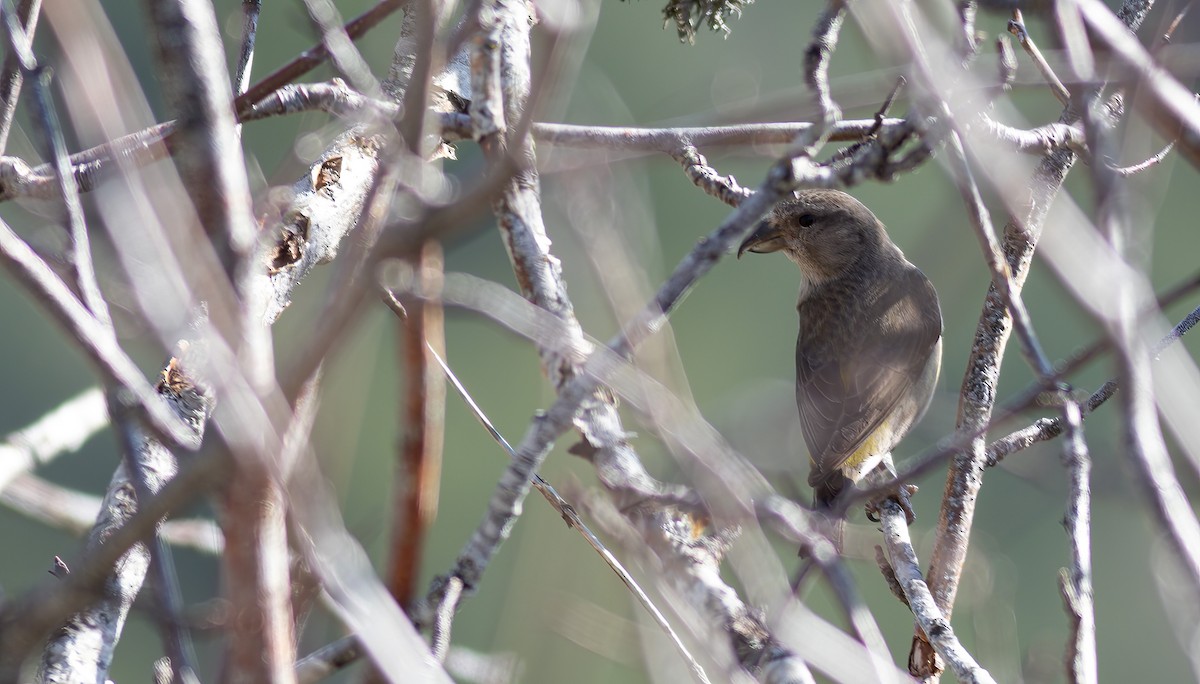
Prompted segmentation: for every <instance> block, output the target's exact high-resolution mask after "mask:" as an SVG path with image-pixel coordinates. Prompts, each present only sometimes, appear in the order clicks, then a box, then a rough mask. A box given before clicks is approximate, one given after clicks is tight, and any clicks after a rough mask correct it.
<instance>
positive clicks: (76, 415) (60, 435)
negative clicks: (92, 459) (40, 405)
mask: <svg viewBox="0 0 1200 684" xmlns="http://www.w3.org/2000/svg"><path fill="white" fill-rule="evenodd" d="M106 425H108V409H107V406H106V405H105V402H104V393H103V392H102V391H100V390H99V389H90V390H87V391H85V392H82V393H80V394H78V395H76V396H75V397H72V398H71V399H69V400H67V401H66V402H63V404H62V405H61V406H59V407H58V408H56V409H54V410H53V411H50V412H49V413H47V414H46V415H44V416H42V417H41V418H39V419H38V420H37V421H36V422H34V423H33V424H31V425H28V426H26V427H25V428H22V429H21V430H18V431H17V432H14V433H11V434H9V435H8V436H7V437H5V438H4V441H3V442H2V443H0V490H2V489H4V488H5V487H7V486H8V483H9V482H11V481H12V480H13V479H14V478H16V477H18V476H19V475H20V474H21V473H24V472H28V471H30V470H33V469H34V468H35V467H37V466H38V465H39V464H42V463H47V462H49V461H51V460H53V459H54V458H57V457H58V456H59V455H60V454H63V453H67V452H73V451H78V450H79V448H80V447H82V446H83V444H84V442H86V441H88V440H89V439H91V438H92V436H93V435H95V434H96V433H97V432H99V431H100V430H103V429H104V427H105V426H106Z"/></svg>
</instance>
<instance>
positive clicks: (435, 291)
mask: <svg viewBox="0 0 1200 684" xmlns="http://www.w3.org/2000/svg"><path fill="white" fill-rule="evenodd" d="M418 273H420V271H418ZM440 290H441V287H440V284H439V285H438V286H437V287H435V288H430V287H429V286H428V284H427V283H422V284H421V285H420V289H419V292H420V296H419V297H418V298H417V301H418V302H420V303H423V304H424V305H426V306H430V305H437V306H439V307H440V301H439V299H440ZM384 301H385V302H387V303H388V305H389V306H390V308H391V309H392V310H393V311H396V312H397V314H398V315H399V311H398V306H399V301H398V300H397V299H396V297H395V295H393V294H392V293H391V291H390V290H388V291H386V293H385V299H384ZM424 346H425V347H426V348H427V349H428V352H429V353H430V354H431V355H432V356H433V359H434V361H436V362H437V363H438V365H440V366H441V369H442V371H443V372H444V373H445V375H446V378H448V379H449V380H450V383H451V385H453V386H454V389H455V390H456V391H457V392H458V394H459V396H460V397H461V398H462V400H463V401H464V402H466V404H467V406H468V407H469V408H470V409H471V412H472V413H474V414H475V418H476V419H477V420H478V421H479V422H480V423H481V424H482V425H483V427H484V428H485V429H486V430H487V431H488V434H490V435H491V436H492V439H494V440H496V443H498V444H499V445H500V446H501V447H503V449H504V450H505V451H506V452H507V453H508V456H509V458H510V459H512V458H516V456H517V452H516V449H513V447H512V445H511V444H509V443H508V440H506V439H505V438H504V436H503V435H501V434H500V431H499V430H497V429H496V427H495V426H494V425H493V424H492V421H491V420H490V419H488V417H487V415H486V414H485V413H484V412H483V410H482V409H481V408H479V405H478V404H477V403H476V402H475V400H474V399H472V398H471V395H470V394H469V393H468V392H467V389H466V387H464V386H463V384H462V383H461V382H459V380H458V378H457V377H456V376H455V374H454V372H453V371H452V370H451V369H450V366H449V365H447V363H446V362H445V361H444V360H443V359H442V358H441V356H440V355H438V353H437V351H436V350H435V349H434V348H433V346H432V345H431V344H430V343H429V342H425V345H424ZM533 486H534V488H535V489H537V490H538V493H540V494H541V495H542V496H543V497H544V498H545V499H546V501H547V502H548V503H549V504H550V505H551V506H552V507H553V508H554V510H555V511H557V512H558V514H559V515H560V516H561V517H562V519H563V521H564V522H565V523H567V527H570V528H571V529H574V530H576V531H578V532H579V534H580V535H582V536H583V538H584V539H585V540H586V541H587V542H588V544H589V545H590V546H591V547H592V549H593V550H594V551H596V553H598V554H599V555H600V557H601V558H602V559H604V562H605V564H606V565H608V567H609V568H610V569H611V570H612V571H613V572H614V573H616V575H617V576H618V577H619V578H620V579H621V582H622V583H623V584H624V585H625V586H626V588H628V589H629V591H630V592H631V593H632V594H633V595H634V597H635V598H636V599H637V601H638V603H640V604H641V605H642V607H643V608H644V609H645V610H646V612H648V613H649V614H650V616H651V617H652V618H653V620H654V621H655V623H656V624H657V625H658V626H659V627H660V628H661V629H662V630H663V631H664V632H665V633H666V635H667V637H668V638H669V639H670V640H671V642H672V645H673V646H675V648H676V650H678V651H679V652H680V655H682V656H683V658H684V660H685V662H687V664H688V666H689V667H690V668H691V669H692V672H693V673H694V674H695V675H696V677H697V679H698V680H700V681H707V677H706V675H705V674H704V671H703V669H701V668H700V666H699V664H698V663H697V662H696V659H695V658H694V657H693V656H692V654H691V653H690V652H689V651H688V649H687V647H686V646H685V645H684V644H683V641H682V640H681V639H680V638H679V636H678V635H677V634H676V633H675V630H674V629H673V628H672V627H671V625H670V623H669V622H668V621H667V619H666V618H665V617H664V616H663V614H662V611H660V610H659V609H658V607H657V606H655V605H654V603H653V601H651V599H650V597H649V596H648V595H647V594H646V592H645V591H644V590H643V589H642V588H641V586H640V585H639V584H638V583H637V580H635V579H634V578H633V576H632V575H631V574H630V573H629V571H628V570H626V569H625V567H624V566H623V565H621V562H620V561H619V560H618V559H617V557H616V556H614V555H613V553H612V552H611V551H609V550H608V548H607V547H606V546H605V545H604V543H603V542H601V541H600V538H599V537H597V536H596V535H595V534H594V533H593V532H592V531H591V529H589V528H588V526H587V525H586V524H585V523H584V522H583V519H582V518H580V517H579V514H578V513H577V512H576V510H575V507H574V506H572V505H571V504H569V503H568V502H567V501H566V500H564V499H563V498H562V496H561V495H559V493H558V491H557V490H556V489H555V488H554V487H553V486H552V485H551V484H550V483H549V482H547V481H546V480H545V479H543V478H542V476H541V475H535V476H534V481H533Z"/></svg>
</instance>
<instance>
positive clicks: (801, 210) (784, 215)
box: [738, 190, 942, 547]
mask: <svg viewBox="0 0 1200 684" xmlns="http://www.w3.org/2000/svg"><path fill="white" fill-rule="evenodd" d="M745 252H756V253H760V254H763V253H768V252H783V253H784V255H786V256H787V257H788V258H789V259H791V260H792V261H793V262H795V263H796V265H797V266H799V267H800V274H801V284H800V302H799V304H798V305H797V309H798V310H799V312H800V337H799V339H798V340H797V342H796V405H797V407H798V408H799V410H800V427H801V430H802V431H803V433H804V441H805V443H806V444H807V446H808V453H809V465H810V471H809V475H808V484H809V485H811V486H812V488H813V507H814V508H815V509H817V510H829V509H831V508H833V505H834V501H835V500H836V498H837V496H838V494H839V493H840V492H841V491H842V490H843V489H844V488H845V487H846V485H847V482H850V483H856V482H858V481H859V480H861V479H862V478H863V477H864V476H865V475H866V474H867V473H869V472H871V470H873V469H874V468H876V467H877V466H879V465H880V464H881V463H883V464H885V465H886V467H888V468H889V470H890V469H891V451H892V449H893V448H894V447H895V446H896V445H897V444H898V443H899V442H900V440H901V439H902V438H903V437H904V435H905V434H907V433H908V431H909V429H910V428H912V426H913V425H914V424H915V423H916V422H917V421H918V420H920V419H921V416H922V415H923V414H924V413H925V409H926V408H928V406H929V401H930V399H931V398H932V397H933V391H934V387H935V386H936V385H937V378H938V370H939V369H940V368H941V363H942V313H941V307H940V306H939V305H938V297H937V293H936V292H934V289H933V285H931V284H930V282H929V279H928V278H926V277H925V274H924V273H921V271H920V270H918V269H917V267H916V266H913V265H912V264H911V263H909V262H908V260H907V259H905V258H904V254H903V253H902V252H901V251H900V249H899V248H898V247H896V245H895V244H893V243H892V241H891V239H890V238H889V237H888V235H887V232H886V231H885V230H884V227H883V224H882V223H880V221H879V219H877V218H876V217H875V215H874V214H872V213H871V210H870V209H867V207H865V206H864V205H863V204H862V203H861V202H859V201H858V200H856V199H854V198H853V197H851V196H850V195H847V194H846V193H844V192H840V191H837V190H808V191H803V192H800V193H799V196H798V197H797V198H796V199H794V200H786V201H784V202H781V203H780V204H779V205H778V206H777V207H776V208H775V210H774V211H773V212H772V213H771V214H770V216H768V217H767V220H765V221H763V222H762V223H761V224H759V226H758V228H757V229H756V230H755V231H754V232H753V233H751V234H750V236H749V237H748V238H746V240H745V241H744V242H743V243H742V245H741V247H740V248H738V257H739V258H740V257H741V256H742V254H744V253H745ZM902 503H903V505H904V506H905V510H906V512H907V513H908V515H909V517H910V522H911V517H912V511H911V508H909V507H908V503H907V501H902ZM833 524H834V527H835V529H834V532H835V539H834V541H835V543H836V544H837V545H838V546H839V547H840V546H841V533H842V527H843V526H844V521H841V520H835V521H834V522H833Z"/></svg>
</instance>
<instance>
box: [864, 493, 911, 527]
mask: <svg viewBox="0 0 1200 684" xmlns="http://www.w3.org/2000/svg"><path fill="white" fill-rule="evenodd" d="M916 493H917V486H916V485H910V484H902V485H898V486H897V487H896V488H895V489H894V490H892V491H890V492H888V493H887V494H885V495H884V496H881V497H879V498H878V499H874V500H872V501H869V502H867V520H870V521H871V522H879V505H880V503H881V502H883V501H886V500H888V499H891V500H892V501H895V502H896V503H897V504H898V505H899V506H900V510H902V511H904V521H905V522H906V523H908V524H909V525H911V524H913V522H914V521H915V520H916V519H917V513H916V511H914V510H913V506H912V495H913V494H916Z"/></svg>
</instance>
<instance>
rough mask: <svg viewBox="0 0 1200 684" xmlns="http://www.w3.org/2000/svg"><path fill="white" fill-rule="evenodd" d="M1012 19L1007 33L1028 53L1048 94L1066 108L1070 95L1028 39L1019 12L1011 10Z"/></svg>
mask: <svg viewBox="0 0 1200 684" xmlns="http://www.w3.org/2000/svg"><path fill="white" fill-rule="evenodd" d="M1012 15H1013V18H1012V20H1011V21H1009V22H1008V32H1009V33H1011V34H1013V35H1014V36H1016V37H1017V42H1019V43H1020V44H1021V47H1023V48H1025V52H1027V53H1029V57H1030V59H1032V60H1033V63H1034V65H1035V66H1037V68H1038V71H1039V72H1040V73H1041V74H1042V78H1044V79H1046V84H1047V85H1049V86H1050V92H1052V93H1054V97H1056V98H1058V101H1059V102H1061V103H1062V106H1064V107H1066V106H1067V105H1069V104H1070V103H1071V93H1070V92H1069V91H1067V87H1066V86H1065V85H1063V83H1062V81H1060V80H1058V75H1057V74H1055V73H1054V69H1052V68H1051V67H1050V65H1049V64H1048V63H1047V62H1046V58H1045V57H1043V56H1042V51H1041V50H1039V49H1038V46H1037V44H1036V43H1034V42H1033V39H1032V38H1030V37H1029V33H1028V32H1027V31H1026V30H1025V20H1024V19H1023V18H1022V17H1021V10H1019V9H1014V10H1013V13H1012Z"/></svg>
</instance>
